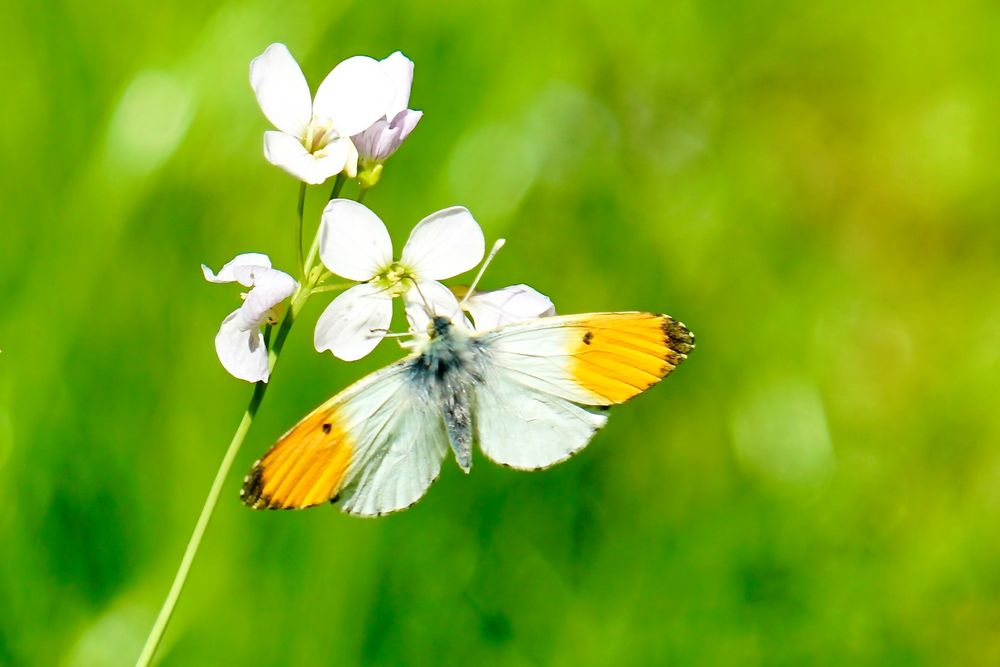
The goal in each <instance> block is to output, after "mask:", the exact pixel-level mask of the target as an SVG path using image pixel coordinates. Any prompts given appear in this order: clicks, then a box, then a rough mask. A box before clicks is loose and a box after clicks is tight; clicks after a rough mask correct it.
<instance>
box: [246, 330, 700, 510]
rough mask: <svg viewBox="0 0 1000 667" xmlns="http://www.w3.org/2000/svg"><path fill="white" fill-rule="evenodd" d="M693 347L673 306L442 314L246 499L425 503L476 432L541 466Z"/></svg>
mask: <svg viewBox="0 0 1000 667" xmlns="http://www.w3.org/2000/svg"><path fill="white" fill-rule="evenodd" d="M693 347H694V337H693V336H692V335H691V333H690V331H688V330H687V328H686V327H685V326H684V325H683V324H681V323H680V322H677V321H675V320H673V319H671V318H670V317H668V316H666V315H656V314H653V313H637V312H626V313H593V314H585V315H568V316H555V317H546V318H542V319H538V320H533V321H530V322H524V323H519V324H513V325H508V326H503V327H500V328H498V329H494V330H490V331H486V332H472V333H467V332H466V331H464V330H462V329H461V328H460V327H457V326H455V325H454V324H452V322H451V321H449V320H448V319H447V318H443V317H435V318H433V319H432V321H431V324H430V326H429V328H428V335H427V337H426V338H424V339H422V340H421V341H420V342H419V344H418V345H417V346H415V348H414V352H413V353H412V354H411V355H410V356H408V357H407V358H405V359H403V360H401V361H399V362H396V363H395V364H391V365H389V366H387V367H385V368H383V369H382V370H380V371H376V372H375V373H372V374H371V375H369V376H368V377H366V378H363V379H362V380H360V381H359V382H357V383H355V384H354V385H351V386H350V387H348V388H347V389H345V390H344V391H343V392H341V393H339V394H337V395H336V396H334V397H333V398H331V399H330V400H329V401H327V402H326V403H324V404H323V405H321V406H319V407H318V408H316V409H315V410H314V411H313V412H311V413H310V414H309V415H307V416H306V417H305V418H304V419H303V420H302V421H300V422H299V423H298V424H297V425H295V426H294V427H293V428H292V429H291V430H290V431H288V433H286V434H285V435H284V436H282V438H281V439H280V440H279V441H278V443H277V444H276V445H275V446H274V447H272V448H271V450H270V451H269V452H268V453H267V454H265V455H264V456H263V457H262V458H261V459H260V460H259V461H257V462H256V463H255V464H254V466H253V469H252V470H251V472H250V474H249V475H247V477H246V479H245V481H244V486H243V489H242V491H241V497H242V499H243V502H244V503H246V504H247V505H249V506H251V507H254V508H268V509H279V508H281V509H290V508H302V507H309V506H313V505H317V504H321V503H324V502H328V501H330V502H335V503H339V504H340V506H341V507H342V509H343V510H344V511H346V512H348V513H351V514H357V515H361V516H377V515H380V514H383V513H386V512H391V511H396V510H399V509H403V508H405V507H408V506H409V505H411V504H413V503H414V502H416V501H417V500H419V499H420V497H422V496H423V494H424V493H425V492H426V490H427V488H428V487H429V486H430V484H431V483H432V482H433V481H434V479H436V477H437V475H438V473H439V470H440V466H441V461H442V459H443V458H444V457H445V455H446V453H447V451H448V449H449V447H450V449H451V450H452V451H453V452H454V455H455V458H456V461H457V462H458V465H459V467H461V468H462V470H464V471H465V472H468V471H469V470H470V469H471V465H472V445H473V443H474V442H476V443H478V445H479V447H480V449H481V450H482V451H483V453H484V454H485V455H486V456H487V457H488V458H490V459H491V460H493V461H495V462H497V463H500V464H502V465H506V466H508V467H512V468H517V469H522V470H537V469H541V468H546V467H548V466H551V465H554V464H555V463H558V462H560V461H563V460H565V459H567V458H569V457H570V456H572V455H573V454H574V453H576V452H578V451H579V450H580V449H582V448H583V447H584V446H586V445H587V443H588V442H589V441H590V439H591V438H592V437H593V435H594V434H595V433H596V432H597V431H598V430H599V429H600V428H601V427H603V426H604V424H605V422H606V421H607V414H606V409H607V407H609V406H611V405H616V404H618V403H623V402H625V401H627V400H628V399H630V398H632V397H634V396H636V395H638V394H640V393H642V392H643V391H645V390H646V389H648V388H649V387H651V386H653V385H654V384H656V383H657V382H659V380H660V379H662V378H663V377H664V376H666V375H667V374H668V373H670V372H671V371H672V370H673V369H674V368H676V366H677V365H678V364H680V363H681V362H682V361H683V360H684V359H685V358H686V357H687V354H688V353H689V352H690V351H691V349H693Z"/></svg>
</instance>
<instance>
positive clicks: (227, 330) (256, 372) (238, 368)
mask: <svg viewBox="0 0 1000 667" xmlns="http://www.w3.org/2000/svg"><path fill="white" fill-rule="evenodd" d="M242 319H243V318H242V317H241V314H240V311H239V310H236V311H233V312H232V313H230V314H229V316H228V317H227V318H226V319H224V320H223V321H222V326H220V327H219V333H217V334H216V335H215V352H216V354H218V355H219V361H221V362H222V367H223V368H225V369H226V370H227V371H229V374H230V375H232V376H233V377H236V378H239V379H240V380H246V381H247V382H261V381H263V382H267V378H268V375H269V374H270V373H269V371H268V368H267V349H266V348H265V347H264V336H262V335H261V333H260V329H256V328H255V329H245V328H243V327H242V326H241V323H240V321H241V320H242Z"/></svg>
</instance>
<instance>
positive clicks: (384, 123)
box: [353, 51, 424, 180]
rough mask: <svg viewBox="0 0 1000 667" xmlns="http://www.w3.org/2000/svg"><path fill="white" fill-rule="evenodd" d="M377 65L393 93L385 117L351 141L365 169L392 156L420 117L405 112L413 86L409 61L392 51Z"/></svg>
mask: <svg viewBox="0 0 1000 667" xmlns="http://www.w3.org/2000/svg"><path fill="white" fill-rule="evenodd" d="M379 64H380V65H381V66H382V70H383V71H384V72H385V74H386V76H387V77H388V78H389V80H390V81H391V82H392V85H393V90H394V94H393V96H392V101H391V102H390V103H389V105H388V107H387V108H386V111H385V116H383V117H382V118H380V119H378V120H377V121H375V122H374V123H373V124H372V126H371V127H369V128H368V129H367V130H365V131H364V132H362V133H361V134H357V135H355V136H354V137H353V139H354V145H355V146H356V147H357V149H358V153H359V155H360V159H361V164H362V165H363V166H364V167H366V168H369V169H371V168H373V167H374V166H376V165H378V164H381V163H382V162H385V161H386V160H387V159H388V158H389V156H390V155H392V154H393V153H395V152H396V149H397V148H399V146H400V144H402V143H403V141H404V140H405V139H406V138H407V137H408V136H410V132H412V131H413V128H415V127H416V126H417V123H418V122H419V121H420V118H421V117H422V116H423V115H424V113H423V112H422V111H414V110H413V109H408V108H407V106H409V104H410V87H411V86H412V84H413V61H411V60H410V59H409V58H407V57H406V56H404V55H403V54H402V53H400V52H399V51H396V52H395V53H393V54H392V55H391V56H389V57H388V58H386V59H384V60H382V61H380V62H379ZM376 180H377V176H376Z"/></svg>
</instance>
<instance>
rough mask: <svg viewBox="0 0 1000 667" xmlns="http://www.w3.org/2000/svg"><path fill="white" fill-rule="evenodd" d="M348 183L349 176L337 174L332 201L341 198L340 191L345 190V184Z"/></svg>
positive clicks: (332, 191)
mask: <svg viewBox="0 0 1000 667" xmlns="http://www.w3.org/2000/svg"><path fill="white" fill-rule="evenodd" d="M346 182H347V176H345V175H344V172H340V173H339V174H337V180H335V181H334V182H333V190H331V191H330V199H336V198H337V197H339V196H340V191H341V190H343V189H344V183H346Z"/></svg>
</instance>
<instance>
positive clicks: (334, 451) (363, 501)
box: [240, 360, 448, 516]
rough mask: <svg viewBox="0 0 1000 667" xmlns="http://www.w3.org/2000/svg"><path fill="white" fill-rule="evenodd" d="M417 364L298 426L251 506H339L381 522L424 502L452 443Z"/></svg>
mask: <svg viewBox="0 0 1000 667" xmlns="http://www.w3.org/2000/svg"><path fill="white" fill-rule="evenodd" d="M410 363H412V362H410V361H408V360H404V361H402V362H399V363H397V364H393V365H391V366H388V367H386V368H384V369H382V370H381V371H378V372H376V373H373V374H372V375H369V376H368V377H366V378H364V379H362V380H360V381H359V382H357V383H355V384H354V385H352V386H350V387H348V388H347V389H345V390H344V391H343V392H341V393H340V394H337V395H336V396H334V397H333V398H332V399H330V400H329V401H327V402H326V403H324V404H323V405H321V406H320V407H318V408H317V409H315V410H313V411H312V412H311V413H310V414H309V415H307V416H306V417H305V418H304V419H303V420H302V421H300V422H299V423H298V424H296V425H295V426H294V427H293V428H292V429H291V430H290V431H288V433H286V434H285V435H284V436H282V438H281V439H280V440H279V441H278V443H277V444H275V445H274V447H272V448H271V449H270V451H268V452H267V454H265V455H264V456H263V457H262V458H261V459H260V460H259V461H257V463H255V464H254V466H253V469H252V470H251V471H250V474H249V475H247V477H246V479H245V480H244V485H243V490H242V491H241V492H240V496H241V497H242V499H243V502H244V503H245V504H247V505H249V506H250V507H254V508H258V509H262V508H267V509H293V508H296V509H297V508H303V507H311V506H313V505H318V504H321V503H325V502H335V503H339V504H340V505H341V509H343V511H345V512H348V513H350V514H357V515H361V516H378V515H380V514H385V513H387V512H393V511H396V510H400V509H404V508H406V507H409V506H410V505H412V504H413V503H415V502H416V501H417V500H419V499H420V497H421V496H423V495H424V493H425V492H426V491H427V488H428V487H429V486H430V485H431V483H432V482H433V481H434V479H435V478H436V477H437V475H438V472H439V471H440V468H441V460H442V459H443V458H444V455H445V453H446V452H447V450H448V440H447V435H446V434H445V431H444V424H443V422H442V419H441V416H440V412H439V411H437V410H436V408H435V407H434V406H433V405H432V404H431V403H430V401H429V400H427V398H426V393H425V392H422V391H415V390H414V387H413V386H412V381H411V380H410V375H409V372H408V371H409V365H410Z"/></svg>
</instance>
